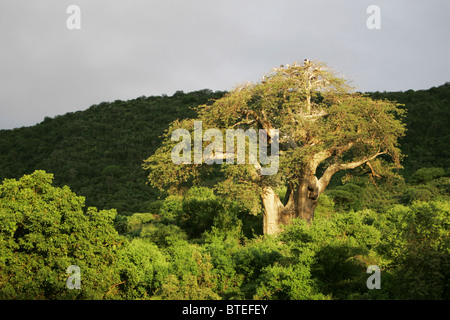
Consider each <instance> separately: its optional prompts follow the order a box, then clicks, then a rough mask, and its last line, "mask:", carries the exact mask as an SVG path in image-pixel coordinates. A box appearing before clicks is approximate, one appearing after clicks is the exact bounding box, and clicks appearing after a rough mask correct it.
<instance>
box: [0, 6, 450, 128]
mask: <svg viewBox="0 0 450 320" xmlns="http://www.w3.org/2000/svg"><path fill="white" fill-rule="evenodd" d="M70 5H77V6H78V7H79V9H80V11H79V15H77V13H76V12H75V11H69V13H68V12H67V9H68V7H69V6H70ZM370 5H377V6H378V7H379V9H380V15H379V18H380V19H379V20H377V19H375V18H376V17H375V16H373V15H374V14H376V12H374V11H370V12H369V13H368V12H367V9H368V7H369V6H370ZM449 14H450V1H448V0H428V1H420V0H378V1H376V0H371V1H367V0H340V1H336V0H318V1H302V0H226V1H224V0H220V1H219V0H151V1H149V0H126V1H125V0H95V1H91V0H71V1H67V0H39V1H36V0H20V1H17V0H2V1H1V2H0V44H1V50H0V129H11V128H16V127H21V126H30V125H34V124H36V123H39V122H41V121H42V120H43V119H44V117H46V116H50V117H53V116H55V115H61V114H64V113H67V112H73V111H77V110H85V109H87V108H88V107H89V106H91V105H93V104H98V103H100V102H102V101H114V100H119V99H120V100H127V99H133V98H136V97H139V96H151V95H161V94H168V95H172V94H173V93H174V92H175V91H177V90H183V91H184V92H190V91H194V90H200V89H211V90H230V89H232V88H233V87H234V86H236V85H237V84H239V83H242V82H245V81H253V82H256V81H259V80H260V79H261V77H262V76H263V75H264V74H266V73H268V72H270V71H271V69H272V68H273V67H275V66H279V65H280V64H287V63H293V62H294V61H298V62H302V61H303V59H305V58H308V59H310V60H315V59H317V60H320V61H323V62H325V63H327V64H328V65H329V66H330V67H332V68H333V69H334V70H335V71H337V72H339V73H340V74H341V75H343V76H346V77H347V78H348V79H350V80H351V81H352V84H353V85H354V86H355V87H356V89H357V90H359V91H405V90H408V89H413V90H419V89H428V88H430V87H433V86H439V85H441V84H444V83H445V82H447V81H450V63H449V58H450V41H449V32H450V19H449V18H448V17H449ZM78 17H79V18H80V19H79V20H78ZM372 18H374V19H375V20H373V19H372ZM368 20H369V25H375V24H376V23H377V22H378V21H379V27H380V28H379V29H370V28H369V27H368V25H367V21H368ZM68 22H69V24H68ZM74 26H75V27H78V26H80V27H81V29H76V28H75V29H71V28H72V27H74Z"/></svg>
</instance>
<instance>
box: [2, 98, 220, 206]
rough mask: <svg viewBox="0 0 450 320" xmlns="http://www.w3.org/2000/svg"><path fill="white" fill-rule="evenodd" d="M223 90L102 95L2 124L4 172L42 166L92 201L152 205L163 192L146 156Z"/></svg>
mask: <svg viewBox="0 0 450 320" xmlns="http://www.w3.org/2000/svg"><path fill="white" fill-rule="evenodd" d="M222 95H223V93H222V92H212V91H210V90H201V91H196V92H191V93H186V94H185V93H183V92H181V91H179V92H176V93H175V94H174V95H172V96H171V97H168V96H165V95H163V96H152V97H140V98H137V99H133V100H129V101H119V100H117V101H114V102H103V103H100V104H98V105H93V106H91V107H90V108H89V109H87V110H85V111H78V112H74V113H67V114H65V115H61V116H57V117H55V118H49V117H47V118H46V119H45V120H44V121H43V122H41V123H40V124H37V125H35V126H32V127H24V128H19V129H14V130H1V131H0V179H1V180H3V179H4V178H19V177H21V176H22V175H23V174H29V173H32V172H33V171H34V170H36V169H42V170H45V171H47V172H51V173H53V174H54V177H55V184H56V185H58V186H64V185H68V186H70V188H71V189H72V190H74V191H75V192H76V193H77V194H79V195H83V196H86V197H87V203H88V204H90V205H95V206H97V207H99V208H116V209H118V211H119V212H120V213H122V214H129V213H134V212H141V211H142V212H145V211H147V209H148V204H149V203H150V201H152V200H155V199H156V198H157V197H158V194H157V193H155V191H154V190H152V189H151V188H150V187H149V186H147V185H146V181H147V173H146V172H145V171H144V170H142V161H143V160H144V159H146V158H147V157H148V156H149V155H150V154H152V153H153V152H154V151H155V150H156V148H157V147H158V145H159V143H160V136H161V134H162V133H163V132H164V130H166V129H167V127H168V125H169V123H170V122H172V121H173V120H175V119H177V118H185V117H193V116H194V115H195V113H194V112H193V111H192V110H191V107H193V106H197V105H199V104H204V103H207V102H208V101H209V100H210V99H217V98H220V97H221V96H222Z"/></svg>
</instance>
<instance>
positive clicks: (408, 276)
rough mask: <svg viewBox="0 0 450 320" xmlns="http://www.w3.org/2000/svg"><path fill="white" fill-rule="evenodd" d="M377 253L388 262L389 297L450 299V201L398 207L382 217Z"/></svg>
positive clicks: (416, 203) (418, 203)
mask: <svg viewBox="0 0 450 320" xmlns="http://www.w3.org/2000/svg"><path fill="white" fill-rule="evenodd" d="M383 218H384V228H383V237H382V243H381V244H380V251H381V252H382V253H383V254H384V256H385V257H386V258H387V259H388V260H387V261H388V264H387V266H388V267H389V272H390V273H391V274H392V275H393V277H391V278H390V279H391V282H392V283H391V284H390V286H391V288H392V291H391V292H390V294H391V296H390V297H395V298H397V299H449V298H450V295H449V293H450V291H449V288H450V273H449V270H450V268H449V267H450V202H448V201H446V202H443V201H434V202H428V203H426V202H415V203H413V204H412V205H411V206H409V207H406V206H401V205H398V206H396V207H395V208H393V209H392V210H390V211H388V212H387V213H386V214H385V215H384V216H383Z"/></svg>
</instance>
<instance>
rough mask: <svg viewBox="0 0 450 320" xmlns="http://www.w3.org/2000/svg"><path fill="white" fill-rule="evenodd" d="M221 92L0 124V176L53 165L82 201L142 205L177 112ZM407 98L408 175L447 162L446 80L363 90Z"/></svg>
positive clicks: (185, 112)
mask: <svg viewBox="0 0 450 320" xmlns="http://www.w3.org/2000/svg"><path fill="white" fill-rule="evenodd" d="M223 94H224V92H212V91H210V90H201V91H195V92H191V93H183V92H182V91H178V92H176V93H175V94H174V95H173V96H171V97H168V96H152V97H140V98H137V99H133V100H129V101H120V100H117V101H114V102H111V103H108V102H103V103H100V104H99V105H93V106H91V107H90V108H89V109H87V110H85V111H78V112H75V113H67V114H65V115H62V116H58V117H55V118H53V119H52V118H46V119H45V120H44V121H43V122H42V123H40V124H37V125H35V126H32V127H23V128H18V129H14V130H0V180H3V179H4V178H19V177H21V176H22V175H24V174H30V173H32V172H33V171H34V170H37V169H42V170H45V171H47V172H50V173H53V174H54V176H55V185H57V186H63V185H68V186H70V187H71V189H72V190H73V191H74V192H75V193H76V194H78V195H82V196H86V197H87V199H86V201H87V205H93V206H96V207H98V208H100V209H110V208H116V209H118V211H119V213H121V214H131V213H134V212H146V211H148V206H149V204H150V203H151V202H152V201H154V200H155V199H157V197H158V196H159V193H158V192H157V191H155V190H152V189H151V188H150V187H149V186H148V185H146V180H147V173H146V172H145V171H144V170H142V167H141V165H142V162H143V160H144V159H146V158H148V157H149V156H150V155H151V154H152V153H153V152H154V151H155V150H156V149H157V147H158V146H159V143H160V138H159V137H160V135H161V134H162V133H163V132H164V130H165V129H166V128H167V127H168V124H169V123H170V122H171V121H173V120H175V119H177V118H186V117H194V116H195V113H194V112H193V111H192V110H191V109H190V107H192V106H196V105H199V104H205V103H207V102H208V101H210V100H211V99H218V98H220V97H221V96H222V95H223ZM369 95H371V96H372V97H373V98H376V99H389V100H395V101H397V102H399V103H403V104H405V105H406V109H407V111H408V114H407V117H406V120H405V121H406V123H407V127H408V132H407V135H406V137H405V138H404V139H403V140H402V145H401V148H402V150H403V152H404V153H405V154H407V155H408V157H407V158H406V159H405V161H404V165H405V170H404V171H403V172H404V174H405V175H406V176H409V175H410V174H411V173H412V172H414V171H415V170H417V169H419V168H421V167H443V168H448V167H449V152H450V151H449V149H448V141H449V140H450V129H449V126H448V119H449V118H450V117H449V116H450V114H449V113H450V108H449V105H450V83H446V84H444V85H442V86H439V87H433V88H430V89H428V90H419V91H413V90H408V91H406V92H382V93H380V92H374V93H369Z"/></svg>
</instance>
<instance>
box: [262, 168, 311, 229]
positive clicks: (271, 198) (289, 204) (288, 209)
mask: <svg viewBox="0 0 450 320" xmlns="http://www.w3.org/2000/svg"><path fill="white" fill-rule="evenodd" d="M316 181H317V179H316V177H315V176H314V175H310V174H305V175H303V176H302V177H300V178H299V180H298V184H295V186H294V184H293V183H290V184H289V186H288V190H287V192H286V197H285V199H284V204H283V203H282V202H281V201H280V199H279V197H278V195H277V194H276V193H275V192H274V190H273V189H272V188H265V189H264V192H263V194H262V202H263V206H264V234H275V233H278V232H279V231H281V230H282V229H283V225H287V224H289V223H290V221H291V220H292V219H294V218H302V219H304V220H306V221H308V222H312V220H313V219H314V210H315V209H316V207H317V201H318V198H319V188H318V187H317V182H316Z"/></svg>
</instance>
